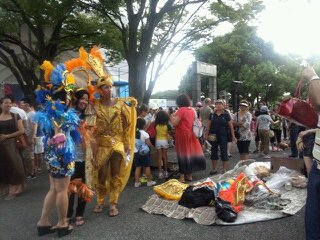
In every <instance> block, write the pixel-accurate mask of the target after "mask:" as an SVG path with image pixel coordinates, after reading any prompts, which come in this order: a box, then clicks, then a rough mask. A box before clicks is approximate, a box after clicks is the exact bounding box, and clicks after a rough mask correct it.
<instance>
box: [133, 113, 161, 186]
mask: <svg viewBox="0 0 320 240" xmlns="http://www.w3.org/2000/svg"><path fill="white" fill-rule="evenodd" d="M145 128H146V121H145V120H144V119H143V118H138V119H137V130H136V136H135V147H134V164H135V167H136V169H135V173H134V177H135V183H134V187H140V186H141V182H140V177H141V170H142V168H143V170H144V171H145V172H144V174H145V175H146V178H147V186H148V187H151V186H154V185H155V184H156V182H155V181H153V180H152V178H153V177H152V174H151V169H150V155H149V154H148V153H146V154H142V153H140V152H139V148H140V147H142V146H143V145H147V146H148V147H149V148H151V147H153V146H152V144H151V142H150V139H149V134H148V133H147V132H146V131H145Z"/></svg>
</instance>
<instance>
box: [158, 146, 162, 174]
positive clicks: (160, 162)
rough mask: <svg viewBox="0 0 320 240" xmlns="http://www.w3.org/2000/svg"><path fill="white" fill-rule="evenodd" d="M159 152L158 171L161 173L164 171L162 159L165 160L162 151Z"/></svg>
mask: <svg viewBox="0 0 320 240" xmlns="http://www.w3.org/2000/svg"><path fill="white" fill-rule="evenodd" d="M157 152H158V170H159V173H160V172H161V171H162V159H163V155H162V149H161V148H160V149H157Z"/></svg>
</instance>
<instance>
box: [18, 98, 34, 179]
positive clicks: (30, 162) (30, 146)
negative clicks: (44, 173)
mask: <svg viewBox="0 0 320 240" xmlns="http://www.w3.org/2000/svg"><path fill="white" fill-rule="evenodd" d="M20 107H21V108H22V109H23V110H24V111H25V112H26V114H27V121H26V128H25V134H26V135H25V136H26V139H27V148H26V149H24V150H22V157H23V159H24V163H25V168H26V174H27V178H28V179H34V178H36V176H35V172H36V169H35V160H34V141H35V138H36V132H35V128H36V127H35V125H36V124H35V121H34V115H35V111H34V110H33V106H32V104H31V100H30V99H29V98H23V99H21V100H20Z"/></svg>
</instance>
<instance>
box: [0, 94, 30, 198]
mask: <svg viewBox="0 0 320 240" xmlns="http://www.w3.org/2000/svg"><path fill="white" fill-rule="evenodd" d="M0 103H1V111H0V152H1V161H0V185H2V187H7V186H9V190H8V194H7V196H6V197H5V198H4V199H5V200H12V199H14V198H15V197H16V196H17V195H18V194H20V193H21V192H22V185H23V183H24V181H25V172H24V169H23V162H22V159H21V156H20V154H18V150H17V147H16V142H15V137H17V136H19V135H21V134H23V132H24V128H23V125H22V120H21V118H20V116H19V115H18V114H13V113H10V108H11V106H12V104H13V100H12V99H11V98H10V97H4V98H2V99H1V101H0Z"/></svg>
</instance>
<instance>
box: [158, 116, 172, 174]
mask: <svg viewBox="0 0 320 240" xmlns="http://www.w3.org/2000/svg"><path fill="white" fill-rule="evenodd" d="M155 126H156V149H157V153H158V169H159V179H163V178H168V156H167V149H168V148H169V142H168V140H169V139H170V134H169V133H170V131H171V128H170V125H169V114H168V113H167V112H165V111H159V112H158V113H157V115H156V120H155ZM162 166H163V170H162Z"/></svg>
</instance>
